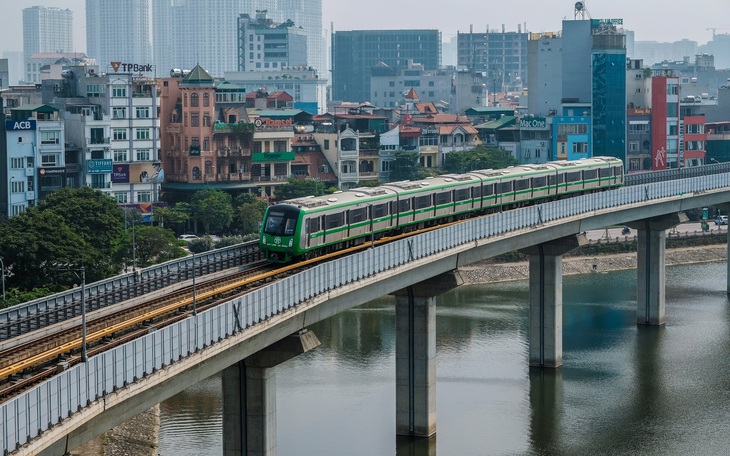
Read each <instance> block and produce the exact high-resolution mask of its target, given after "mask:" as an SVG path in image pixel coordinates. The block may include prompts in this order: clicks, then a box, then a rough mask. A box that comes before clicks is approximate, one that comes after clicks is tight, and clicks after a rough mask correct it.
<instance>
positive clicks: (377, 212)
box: [373, 203, 388, 218]
mask: <svg viewBox="0 0 730 456" xmlns="http://www.w3.org/2000/svg"><path fill="white" fill-rule="evenodd" d="M386 215H388V204H387V203H386V204H376V205H374V206H373V218H377V217H384V216H386Z"/></svg>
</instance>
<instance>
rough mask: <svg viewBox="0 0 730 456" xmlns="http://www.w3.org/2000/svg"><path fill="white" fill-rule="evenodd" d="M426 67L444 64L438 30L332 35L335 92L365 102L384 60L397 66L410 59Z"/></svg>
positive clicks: (401, 65) (335, 96)
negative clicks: (377, 66) (371, 78)
mask: <svg viewBox="0 0 730 456" xmlns="http://www.w3.org/2000/svg"><path fill="white" fill-rule="evenodd" d="M409 60H412V61H413V62H414V63H420V64H421V65H422V66H423V69H424V70H431V71H433V70H437V69H438V68H439V67H440V66H441V32H439V31H438V30H351V31H338V32H335V33H333V35H332V94H333V95H332V96H333V98H334V99H336V100H346V101H355V102H362V101H367V100H368V99H369V98H370V76H371V74H372V69H373V68H374V67H375V66H376V65H378V64H380V63H381V62H382V63H384V64H386V65H388V66H389V67H391V68H393V69H395V70H398V69H400V68H404V67H406V66H407V65H408V61H409Z"/></svg>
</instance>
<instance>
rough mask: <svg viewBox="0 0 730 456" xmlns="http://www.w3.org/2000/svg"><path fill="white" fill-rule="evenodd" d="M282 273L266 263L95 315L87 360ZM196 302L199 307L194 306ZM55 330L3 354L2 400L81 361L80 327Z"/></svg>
mask: <svg viewBox="0 0 730 456" xmlns="http://www.w3.org/2000/svg"><path fill="white" fill-rule="evenodd" d="M281 269H282V268H277V269H274V267H273V266H271V265H268V264H265V263H263V262H262V263H260V264H258V265H256V266H254V267H251V268H249V269H246V270H244V271H239V272H236V273H234V274H230V275H227V276H225V277H219V278H215V279H211V280H206V281H204V282H201V283H198V284H196V285H195V296H193V286H192V285H189V286H185V287H183V288H180V289H178V290H173V291H172V292H170V293H166V294H165V295H164V296H159V297H152V298H151V299H149V300H145V301H143V302H137V303H133V304H129V305H124V304H120V306H121V307H122V308H121V309H119V310H116V311H113V312H106V313H105V314H104V315H101V316H96V317H93V316H92V318H91V319H90V320H89V322H88V323H87V336H86V343H87V347H88V356H93V355H95V354H98V353H100V352H102V351H104V350H109V349H111V348H113V347H115V346H117V345H121V344H123V343H126V342H128V341H130V340H133V339H135V338H136V337H139V336H140V335H143V334H146V333H148V332H149V330H150V327H155V328H161V327H164V326H166V325H169V324H172V323H174V322H176V321H179V320H181V319H184V318H187V317H188V316H189V315H190V314H191V313H192V312H194V311H198V312H200V311H203V310H205V309H207V308H210V307H212V306H215V305H218V304H220V302H222V301H226V300H229V299H230V298H231V296H232V295H234V294H236V293H240V292H241V291H242V290H244V289H246V288H248V289H252V288H254V287H255V286H256V285H257V283H259V284H260V283H261V282H265V281H267V280H271V278H272V277H273V276H275V275H276V274H279V273H281V272H280V271H281ZM194 302H195V304H196V305H195V306H194V307H193V304H194ZM53 328H54V327H50V328H47V329H46V330H44V331H43V334H39V335H38V337H35V338H33V339H32V340H29V341H27V342H24V343H21V344H17V345H15V346H12V347H9V348H7V349H4V350H2V351H0V398H5V397H8V396H9V395H12V394H16V393H17V392H19V391H21V390H22V389H24V388H26V387H28V386H30V385H32V384H35V383H36V382H37V381H39V380H42V379H44V378H47V377H49V376H51V375H53V374H55V373H56V372H58V371H59V370H63V369H65V368H67V367H69V366H71V365H73V364H76V363H78V362H80V361H81V357H80V355H79V351H80V349H81V347H82V345H83V339H82V336H81V333H82V328H81V325H80V323H78V324H75V325H73V327H70V328H62V329H59V330H56V331H54V330H53Z"/></svg>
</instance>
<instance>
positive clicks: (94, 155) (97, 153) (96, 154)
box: [91, 149, 105, 160]
mask: <svg viewBox="0 0 730 456" xmlns="http://www.w3.org/2000/svg"><path fill="white" fill-rule="evenodd" d="M103 158H105V157H104V150H98V149H97V150H92V151H91V159H92V160H101V159H103Z"/></svg>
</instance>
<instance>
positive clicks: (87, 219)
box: [38, 187, 124, 279]
mask: <svg viewBox="0 0 730 456" xmlns="http://www.w3.org/2000/svg"><path fill="white" fill-rule="evenodd" d="M38 210H39V211H41V212H46V211H48V212H51V213H53V214H56V215H58V216H59V217H61V218H62V219H63V221H64V223H65V225H66V226H67V227H68V228H69V229H70V230H71V231H72V232H74V233H76V234H77V235H78V236H80V237H81V238H82V239H83V240H84V241H85V242H86V244H87V248H89V249H91V250H90V251H89V255H90V256H92V257H95V258H97V260H96V263H95V267H94V271H87V276H89V278H94V279H100V278H104V277H108V276H110V275H113V274H116V273H117V271H118V270H119V265H118V264H115V263H114V262H113V258H112V252H113V249H114V247H115V246H116V243H117V242H118V240H119V238H120V237H121V235H122V233H123V227H124V212H123V210H122V209H121V208H120V207H119V206H118V205H117V202H116V201H115V200H114V198H112V197H110V196H107V195H105V194H104V193H102V192H101V191H99V190H95V189H92V188H91V187H81V188H73V189H72V188H62V189H60V190H56V191H54V192H51V193H49V194H48V195H46V197H45V199H43V200H41V202H40V203H39V204H38ZM56 237H57V236H56Z"/></svg>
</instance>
